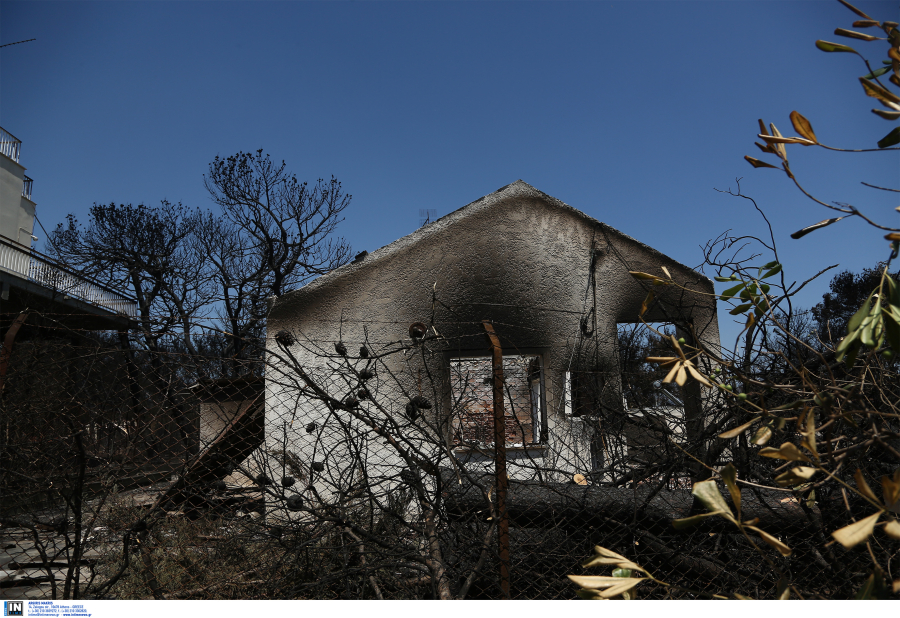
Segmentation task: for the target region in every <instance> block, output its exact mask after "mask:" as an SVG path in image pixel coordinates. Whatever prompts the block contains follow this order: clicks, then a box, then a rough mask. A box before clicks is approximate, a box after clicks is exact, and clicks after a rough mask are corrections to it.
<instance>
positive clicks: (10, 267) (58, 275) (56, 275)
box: [0, 238, 137, 318]
mask: <svg viewBox="0 0 900 618" xmlns="http://www.w3.org/2000/svg"><path fill="white" fill-rule="evenodd" d="M0 270H5V271H7V272H11V273H13V274H16V275H19V276H20V277H23V278H24V279H27V280H28V281H31V282H33V283H37V284H39V285H42V286H44V287H47V288H50V289H53V290H56V291H57V292H59V293H61V294H63V295H65V296H67V297H71V298H77V299H78V300H81V301H84V302H86V303H89V304H91V305H94V306H97V307H101V308H103V309H106V310H107V311H112V312H113V313H118V314H120V315H124V316H128V317H130V318H133V317H136V316H137V301H135V300H134V299H133V298H130V297H128V296H125V295H124V294H120V293H119V292H115V291H113V290H111V289H109V288H107V287H106V286H104V285H101V284H99V283H97V282H95V281H91V280H90V279H87V278H85V277H82V276H81V275H79V274H77V273H75V272H73V271H71V270H69V269H68V268H66V267H65V266H63V265H61V264H59V263H57V262H55V261H54V260H53V259H51V258H50V257H48V256H45V255H43V254H41V253H38V252H37V251H35V250H33V249H32V250H29V249H27V248H26V247H23V246H22V245H20V244H18V243H15V242H12V241H11V240H8V239H6V238H0Z"/></svg>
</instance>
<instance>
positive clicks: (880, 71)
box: [863, 66, 891, 79]
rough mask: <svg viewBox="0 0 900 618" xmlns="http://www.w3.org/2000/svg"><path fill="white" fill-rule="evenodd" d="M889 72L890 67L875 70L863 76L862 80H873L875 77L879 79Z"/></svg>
mask: <svg viewBox="0 0 900 618" xmlns="http://www.w3.org/2000/svg"><path fill="white" fill-rule="evenodd" d="M890 70H891V67H890V66H886V67H881V68H880V69H875V70H874V71H872V72H871V73H869V74H868V75H863V79H875V78H876V77H880V76H882V75H884V74H885V73H887V72H888V71H890Z"/></svg>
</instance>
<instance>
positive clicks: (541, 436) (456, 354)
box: [445, 349, 549, 449]
mask: <svg viewBox="0 0 900 618" xmlns="http://www.w3.org/2000/svg"><path fill="white" fill-rule="evenodd" d="M545 355H546V352H545V351H544V350H542V349H524V350H516V353H515V354H506V353H504V354H503V357H504V358H506V357H513V356H518V357H536V358H537V359H538V372H539V378H538V380H535V381H532V380H531V379H530V376H526V385H525V386H526V387H527V389H528V391H529V393H532V387H533V382H537V383H538V385H539V388H540V397H539V402H538V403H539V410H538V415H537V419H535V416H534V408H533V405H534V399H533V398H531V402H532V409H531V411H530V414H531V418H532V426H533V430H532V433H533V440H534V441H533V442H523V443H522V444H518V443H512V444H510V443H509V442H507V444H506V448H507V449H516V448H522V449H532V448H544V447H546V446H547V443H548V441H549V430H548V423H547V371H546V366H545V363H544V356H545ZM491 358H492V357H491V354H490V353H488V352H485V351H483V350H450V351H447V352H445V367H446V371H447V378H448V389H447V395H448V398H449V401H450V404H451V407H452V404H453V368H452V363H453V361H459V360H476V359H478V360H481V359H484V360H487V361H490V360H491ZM504 378H505V375H504ZM506 400H507V396H506V394H504V401H506ZM492 405H493V402H492ZM504 408H505V406H504ZM448 409H449V408H448ZM535 420H537V422H535ZM451 431H452V430H451ZM454 448H466V445H464V444H455V445H454Z"/></svg>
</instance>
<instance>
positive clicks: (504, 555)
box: [482, 320, 510, 599]
mask: <svg viewBox="0 0 900 618" xmlns="http://www.w3.org/2000/svg"><path fill="white" fill-rule="evenodd" d="M482 324H483V325H484V330H485V334H486V335H487V338H488V344H489V345H490V347H489V350H490V352H491V357H492V365H493V370H494V371H493V373H494V380H493V382H494V462H495V472H494V473H495V474H496V477H497V480H496V482H497V515H498V517H499V521H497V542H498V545H499V550H500V589H501V590H502V591H503V597H504V598H506V599H509V598H510V593H509V514H508V513H507V512H506V490H507V487H508V486H509V477H507V476H506V419H505V416H506V415H505V414H504V409H503V349H502V348H501V347H500V339H498V338H497V333H495V332H494V327H493V325H491V323H490V322H489V321H487V320H484V321H482Z"/></svg>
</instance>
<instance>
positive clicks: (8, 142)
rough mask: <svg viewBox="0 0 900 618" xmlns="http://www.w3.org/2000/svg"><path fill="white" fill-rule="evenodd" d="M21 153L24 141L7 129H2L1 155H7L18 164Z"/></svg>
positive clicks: (0, 131)
mask: <svg viewBox="0 0 900 618" xmlns="http://www.w3.org/2000/svg"><path fill="white" fill-rule="evenodd" d="M21 153H22V140H20V139H19V138H17V137H16V136H15V135H13V134H12V133H10V132H9V131H7V130H6V129H3V128H0V154H5V155H6V156H7V157H9V158H10V159H12V160H13V161H15V162H16V163H18V162H19V155H20V154H21Z"/></svg>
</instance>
